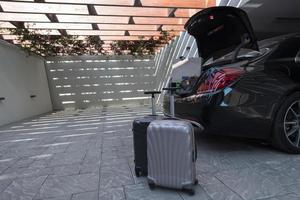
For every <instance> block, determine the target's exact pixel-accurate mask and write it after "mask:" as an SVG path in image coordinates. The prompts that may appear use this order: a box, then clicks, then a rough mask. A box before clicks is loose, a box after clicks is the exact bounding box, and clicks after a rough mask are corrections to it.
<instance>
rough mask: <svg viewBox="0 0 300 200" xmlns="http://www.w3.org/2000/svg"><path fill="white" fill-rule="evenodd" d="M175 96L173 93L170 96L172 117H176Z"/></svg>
mask: <svg viewBox="0 0 300 200" xmlns="http://www.w3.org/2000/svg"><path fill="white" fill-rule="evenodd" d="M174 104H175V102H174V94H173V91H171V96H170V112H171V117H175V106H174Z"/></svg>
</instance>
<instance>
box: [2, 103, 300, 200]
mask: <svg viewBox="0 0 300 200" xmlns="http://www.w3.org/2000/svg"><path fill="white" fill-rule="evenodd" d="M105 110H106V112H103V108H102V107H101V108H89V109H85V110H71V109H70V110H65V111H60V112H55V113H51V114H46V115H42V116H39V117H36V118H32V119H29V120H23V121H22V122H17V123H14V124H10V125H7V126H4V127H0V199H4V200H9V199H25V200H27V199H30V200H32V198H34V200H71V198H72V199H82V200H85V199H87V200H88V199H96V200H98V199H99V200H106V199H113V200H125V199H127V200H128V199H175V200H176V199H181V200H188V199H191V200H193V199H201V200H202V199H203V200H248V199H249V200H250V199H251V200H257V199H258V198H259V200H262V199H263V200H279V199H280V200H295V199H300V198H299V196H300V192H299V191H300V190H299V188H300V173H299V169H300V164H299V163H300V155H289V154H286V153H283V152H280V151H277V150H275V149H273V148H271V147H270V146H267V145H265V144H260V143H256V142H252V141H247V140H244V139H235V138H229V137H222V136H215V135H208V134H207V135H203V134H201V133H196V135H197V137H196V143H197V149H198V159H197V162H196V169H197V174H198V175H197V178H198V179H199V185H197V186H196V187H195V189H196V194H195V195H194V196H189V195H187V194H186V193H183V192H180V191H174V190H167V189H157V190H154V191H150V190H149V188H148V185H147V178H146V177H136V176H135V174H134V157H133V138H132V137H133V136H132V131H131V128H132V123H131V122H124V123H123V122H120V123H111V122H115V121H119V120H120V118H124V119H126V120H127V119H128V120H131V119H134V118H135V117H137V116H142V115H145V114H146V113H149V110H150V109H149V108H148V106H146V107H144V106H125V107H106V108H105V109H104V111H105ZM129 111H130V113H129ZM103 114H105V115H103ZM89 120H90V121H89ZM90 123H99V124H95V125H91V126H90V125H89V126H86V125H87V124H90ZM80 124H81V125H83V126H77V125H80ZM73 125H76V126H73ZM89 133H95V134H89ZM84 134H86V135H84ZM46 177H48V178H46ZM99 178H100V179H99ZM125 194H126V195H125Z"/></svg>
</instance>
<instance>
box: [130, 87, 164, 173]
mask: <svg viewBox="0 0 300 200" xmlns="http://www.w3.org/2000/svg"><path fill="white" fill-rule="evenodd" d="M159 93H160V92H159V91H148V92H145V94H151V97H152V98H151V100H152V115H148V116H144V117H140V118H136V119H135V120H134V121H133V124H132V132H133V145H134V163H135V174H136V176H137V177H139V176H147V175H148V167H147V165H148V162H147V128H148V126H149V124H150V123H151V122H152V121H153V120H156V119H162V117H161V116H158V115H156V113H155V101H154V100H155V96H154V95H155V94H159Z"/></svg>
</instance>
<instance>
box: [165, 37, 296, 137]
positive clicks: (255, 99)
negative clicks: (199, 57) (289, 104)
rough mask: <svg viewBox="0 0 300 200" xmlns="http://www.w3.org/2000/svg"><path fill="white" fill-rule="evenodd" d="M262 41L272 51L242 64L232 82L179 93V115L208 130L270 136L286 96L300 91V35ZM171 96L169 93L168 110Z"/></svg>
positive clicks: (226, 133) (235, 134) (177, 101)
mask: <svg viewBox="0 0 300 200" xmlns="http://www.w3.org/2000/svg"><path fill="white" fill-rule="evenodd" d="M271 41H273V42H271ZM260 44H261V46H262V47H264V48H268V49H269V52H268V53H267V54H266V55H263V56H261V57H259V58H257V59H255V60H253V61H251V62H248V63H245V64H243V65H241V66H240V67H241V68H243V69H244V70H245V74H244V75H243V76H242V77H241V78H240V79H239V80H238V81H237V82H235V83H234V84H233V85H230V86H229V87H226V88H224V89H222V90H220V91H215V92H213V93H209V94H201V95H197V94H196V93H194V94H191V95H189V96H187V97H184V98H182V97H180V96H176V97H175V113H176V116H177V117H179V118H184V119H189V120H194V121H196V122H198V123H200V124H202V125H203V126H204V128H205V130H206V132H208V133H213V134H221V135H231V136H241V137H248V138H260V139H268V138H270V136H271V134H272V127H273V121H274V118H275V116H276V113H277V111H278V109H279V108H280V106H281V105H282V103H283V102H284V100H285V98H286V97H287V96H288V95H290V94H291V93H293V92H295V91H300V64H299V63H296V62H295V60H296V59H295V57H296V56H297V53H298V51H299V50H300V37H298V35H293V36H282V37H277V38H276V39H273V40H269V42H260ZM291 45H294V46H296V47H295V48H293V47H291ZM168 98H169V97H168V94H166V95H165V97H164V104H163V107H164V112H165V113H166V114H168V110H169V99H168Z"/></svg>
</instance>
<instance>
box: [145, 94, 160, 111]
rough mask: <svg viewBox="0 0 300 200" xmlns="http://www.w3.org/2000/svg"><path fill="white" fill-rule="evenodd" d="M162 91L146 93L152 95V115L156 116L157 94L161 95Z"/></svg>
mask: <svg viewBox="0 0 300 200" xmlns="http://www.w3.org/2000/svg"><path fill="white" fill-rule="evenodd" d="M160 93H161V92H160V91H146V92H144V94H151V104H152V115H156V111H155V110H156V108H155V102H154V100H155V94H160Z"/></svg>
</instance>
